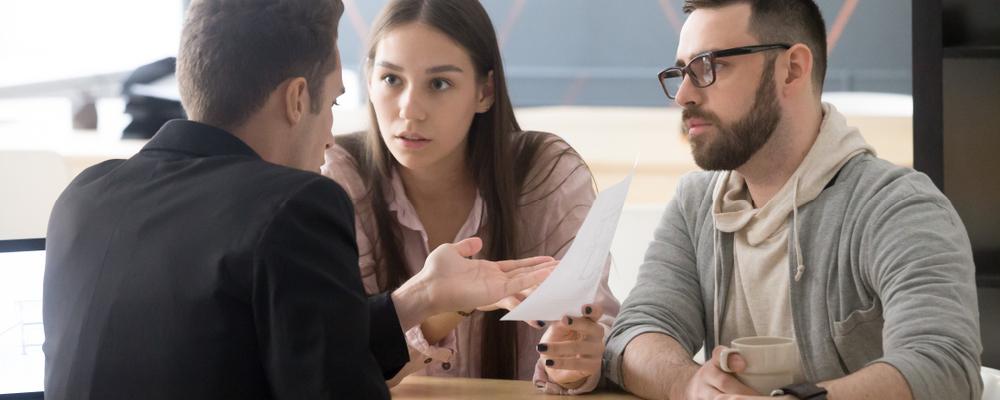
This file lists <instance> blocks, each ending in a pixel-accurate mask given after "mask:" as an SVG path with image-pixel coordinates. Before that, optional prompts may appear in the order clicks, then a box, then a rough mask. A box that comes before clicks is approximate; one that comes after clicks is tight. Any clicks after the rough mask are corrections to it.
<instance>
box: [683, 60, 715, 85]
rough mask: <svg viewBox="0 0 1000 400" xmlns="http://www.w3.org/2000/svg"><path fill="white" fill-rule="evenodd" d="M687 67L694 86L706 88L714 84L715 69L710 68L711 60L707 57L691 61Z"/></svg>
mask: <svg viewBox="0 0 1000 400" xmlns="http://www.w3.org/2000/svg"><path fill="white" fill-rule="evenodd" d="M688 65H689V66H690V69H691V75H693V76H692V78H693V79H694V84H695V86H698V87H706V86H708V85H711V84H712V83H713V82H715V69H713V68H712V60H711V59H710V58H709V57H708V56H707V55H704V56H701V57H698V58H695V59H694V60H691V63H690V64H688Z"/></svg>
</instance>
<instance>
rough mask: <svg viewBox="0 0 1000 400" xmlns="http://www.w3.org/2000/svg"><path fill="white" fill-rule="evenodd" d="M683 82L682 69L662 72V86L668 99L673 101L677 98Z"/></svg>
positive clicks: (669, 69)
mask: <svg viewBox="0 0 1000 400" xmlns="http://www.w3.org/2000/svg"><path fill="white" fill-rule="evenodd" d="M683 82H684V72H682V71H681V70H680V68H668V69H667V70H665V71H663V72H660V85H662V86H663V91H664V92H665V93H666V94H667V97H669V98H671V99H672V98H674V97H675V96H677V91H678V90H679V89H680V88H681V83H683Z"/></svg>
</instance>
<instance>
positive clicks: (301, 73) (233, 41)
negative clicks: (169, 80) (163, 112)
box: [177, 0, 344, 128]
mask: <svg viewBox="0 0 1000 400" xmlns="http://www.w3.org/2000/svg"><path fill="white" fill-rule="evenodd" d="M343 12H344V5H343V3H342V2H341V0H194V1H192V2H191V5H190V6H189V8H188V11H187V17H186V20H185V22H184V29H183V32H182V34H181V45H180V51H179V53H178V56H177V80H178V84H179V86H180V93H181V101H182V103H183V104H184V109H185V111H187V114H188V117H189V118H190V119H192V120H194V121H198V122H203V123H206V124H209V125H213V126H216V127H220V128H234V127H237V126H239V125H241V124H242V123H244V122H245V121H246V120H247V119H248V118H249V117H250V116H251V115H252V114H253V113H254V112H256V111H257V110H259V109H260V108H261V107H262V106H263V105H264V102H265V101H266V100H267V98H268V96H269V95H270V94H271V92H272V91H273V90H274V89H275V88H276V87H277V86H278V85H280V84H281V83H282V82H284V81H285V80H287V79H290V78H295V77H304V78H306V81H307V82H308V85H309V95H310V97H311V98H313V99H318V98H321V97H320V93H321V91H322V88H323V81H324V78H325V77H326V75H327V74H329V73H330V72H331V71H333V70H334V69H335V68H336V67H337V65H336V64H337V62H338V59H337V56H336V41H337V27H338V23H339V21H340V16H341V14H343ZM321 106H323V105H321V104H319V102H317V101H313V102H312V105H311V107H312V110H311V111H312V112H318V111H319V109H320V107H321Z"/></svg>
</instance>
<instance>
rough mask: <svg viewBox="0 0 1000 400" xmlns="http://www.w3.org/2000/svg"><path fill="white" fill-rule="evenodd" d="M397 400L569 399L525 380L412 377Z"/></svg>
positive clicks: (590, 398) (623, 399)
mask: <svg viewBox="0 0 1000 400" xmlns="http://www.w3.org/2000/svg"><path fill="white" fill-rule="evenodd" d="M392 398H393V399H396V400H451V399H454V400H459V399H461V400H465V399H489V400H502V399H562V400H567V399H569V397H566V396H556V395H545V394H542V393H540V392H539V391H538V389H535V386H534V385H533V384H532V383H531V382H528V381H505V380H496V379H468V378H439V377H431V376H416V375H411V376H408V377H406V378H404V379H403V382H401V383H400V384H399V385H398V386H396V387H394V388H392ZM586 398H587V400H633V399H638V397H635V396H632V395H630V394H625V393H607V392H604V393H593V394H590V395H587V397H586Z"/></svg>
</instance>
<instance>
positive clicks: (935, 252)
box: [604, 108, 982, 400]
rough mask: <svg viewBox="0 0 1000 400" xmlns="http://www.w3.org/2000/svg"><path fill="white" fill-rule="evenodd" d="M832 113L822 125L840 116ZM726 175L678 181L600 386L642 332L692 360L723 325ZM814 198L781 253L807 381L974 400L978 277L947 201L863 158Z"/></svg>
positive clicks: (614, 334) (728, 246)
mask: <svg viewBox="0 0 1000 400" xmlns="http://www.w3.org/2000/svg"><path fill="white" fill-rule="evenodd" d="M827 110H829V111H828V112H827V117H826V118H827V119H830V118H831V117H836V118H842V117H841V116H839V114H837V113H836V111H835V110H832V109H830V108H827ZM831 111H832V112H831ZM829 122H830V121H827V120H825V121H824V125H827V124H829ZM818 141H819V140H818ZM796 173H797V174H798V173H799V172H798V171H797V172H796ZM722 174H724V173H720V172H695V173H692V174H689V175H687V176H685V177H684V178H683V179H682V180H681V182H680V184H679V185H678V187H677V192H676V194H675V196H674V198H673V200H672V201H671V202H670V204H669V205H668V206H667V209H666V210H665V212H664V215H663V218H662V220H661V222H660V226H659V227H658V228H657V229H656V231H655V234H654V238H653V242H652V243H651V244H650V247H649V249H648V250H647V251H646V260H645V262H644V263H643V265H642V266H641V267H640V270H639V276H638V279H637V284H636V286H635V288H633V289H632V292H631V293H630V294H629V296H628V298H627V299H626V300H625V302H624V303H623V304H622V310H621V312H620V313H619V315H618V319H617V320H616V321H615V324H614V326H613V327H612V330H611V333H610V335H609V337H608V342H607V349H606V351H605V359H606V360H605V361H606V363H605V371H604V375H605V376H606V377H607V378H609V379H610V380H611V381H613V382H615V383H617V384H618V385H622V384H623V379H622V371H621V357H622V355H623V354H624V350H625V347H626V346H627V345H628V343H629V342H630V341H631V340H632V339H633V338H635V337H636V336H638V335H640V334H643V333H647V332H658V333H663V334H666V335H668V336H671V337H673V338H674V339H676V340H677V341H678V342H679V343H680V344H681V345H682V346H683V347H684V348H686V349H687V350H688V352H689V353H690V354H692V355H693V354H694V352H696V351H697V350H698V348H699V347H701V346H702V345H704V346H705V347H706V348H707V349H712V348H714V347H715V346H716V344H717V340H718V339H717V337H718V334H719V332H718V321H717V320H716V317H717V316H718V317H719V318H721V319H725V315H724V313H723V315H719V313H720V311H719V310H723V309H724V305H725V304H726V301H727V296H728V294H729V293H730V291H729V286H730V284H731V283H732V274H733V271H734V268H733V264H734V262H733V254H734V251H733V248H734V244H733V243H734V240H733V237H734V234H733V233H731V232H722V231H720V230H717V229H716V226H715V223H714V221H713V203H714V201H713V200H715V196H714V195H715V194H717V193H715V189H716V182H718V181H719V179H720V176H721V175H722ZM818 190H821V191H820V192H819V193H817V194H816V195H815V198H813V199H812V201H810V202H808V203H806V204H798V203H799V202H798V201H795V200H793V201H792V202H793V203H795V204H796V205H798V206H799V207H796V208H792V211H793V216H794V217H795V219H797V220H798V222H797V223H793V224H791V225H790V228H791V229H792V231H791V233H790V235H788V241H789V242H788V246H787V247H786V248H787V249H789V251H788V257H787V259H788V265H787V266H786V268H788V275H787V276H788V280H789V282H788V285H789V286H788V290H789V303H790V305H791V312H792V317H793V318H792V322H793V328H794V336H795V338H796V342H797V344H798V347H799V350H800V354H801V359H800V362H801V365H802V370H803V371H802V372H803V373H804V375H805V377H806V380H808V381H811V382H820V381H825V380H830V379H835V378H838V377H841V376H844V375H847V374H850V373H853V372H855V371H857V370H860V369H861V368H863V367H865V366H866V365H869V364H871V363H873V362H883V363H887V364H889V365H892V366H893V367H895V368H896V369H897V370H899V371H900V373H902V375H903V377H904V378H905V379H906V380H907V382H908V384H909V385H910V389H911V391H912V392H913V395H914V397H915V398H916V399H921V400H923V399H928V400H930V399H935V400H937V399H974V400H978V399H979V398H980V396H981V393H982V381H981V380H980V378H979V367H980V366H979V361H980V360H979V355H980V353H981V352H982V345H981V341H980V337H979V313H978V305H977V300H976V286H975V266H974V264H973V262H972V252H971V249H970V245H969V239H968V236H967V235H966V233H965V228H964V226H963V225H962V222H961V220H960V219H959V217H958V215H957V214H956V213H955V210H954V208H953V207H952V206H951V203H950V202H949V201H948V199H947V198H945V197H944V195H943V194H941V192H940V191H939V190H938V189H937V188H936V187H935V186H934V185H933V184H932V183H931V182H930V180H929V179H928V178H927V176H926V175H924V174H921V173H918V172H915V171H913V170H912V169H909V168H902V167H897V166H894V165H892V164H890V163H888V162H885V161H883V160H880V159H878V158H876V157H875V156H874V155H873V154H871V153H868V152H864V151H862V152H858V153H857V154H855V155H853V156H851V157H849V158H848V159H847V161H846V163H845V164H843V166H842V167H841V168H839V169H838V171H837V172H836V173H835V175H834V176H832V178H830V182H829V183H828V184H826V185H821V186H819V189H818ZM810 197H811V196H810ZM795 242H798V243H795ZM799 260H802V261H801V262H800V261H799ZM800 264H803V265H807V267H805V270H804V271H803V268H799V265H800ZM796 275H798V276H799V279H795V276H796ZM716 277H718V279H716ZM761 290H770V288H762V289H761ZM717 305H718V306H719V307H720V308H717Z"/></svg>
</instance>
